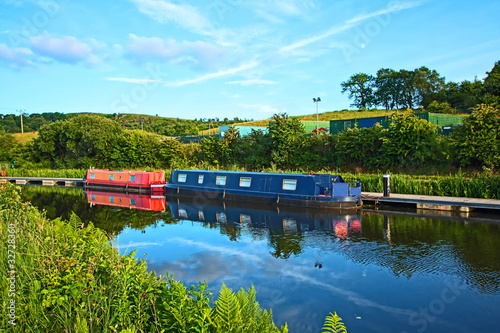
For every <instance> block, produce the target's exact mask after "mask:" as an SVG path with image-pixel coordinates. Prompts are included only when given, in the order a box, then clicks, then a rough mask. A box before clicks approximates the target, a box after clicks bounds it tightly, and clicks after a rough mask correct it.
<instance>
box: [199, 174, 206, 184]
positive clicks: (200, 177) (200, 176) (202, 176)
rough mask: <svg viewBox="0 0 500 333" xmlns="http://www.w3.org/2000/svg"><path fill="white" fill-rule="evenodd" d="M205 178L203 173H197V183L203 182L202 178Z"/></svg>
mask: <svg viewBox="0 0 500 333" xmlns="http://www.w3.org/2000/svg"><path fill="white" fill-rule="evenodd" d="M204 178H205V176H204V175H199V176H198V184H203V179H204Z"/></svg>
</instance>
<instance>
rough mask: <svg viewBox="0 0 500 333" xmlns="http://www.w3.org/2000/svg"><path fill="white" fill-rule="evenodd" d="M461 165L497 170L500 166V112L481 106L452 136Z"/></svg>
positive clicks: (453, 145) (490, 107)
mask: <svg viewBox="0 0 500 333" xmlns="http://www.w3.org/2000/svg"><path fill="white" fill-rule="evenodd" d="M452 147H453V148H454V151H455V152H456V155H457V159H458V161H459V162H460V164H462V165H464V166H466V165H479V166H484V167H487V168H491V169H495V168H498V167H499V166H500V111H499V109H497V108H494V107H492V106H489V105H485V104H482V105H479V106H478V107H476V108H475V109H474V111H473V112H472V114H471V115H470V116H469V117H468V118H466V119H465V120H464V126H461V127H460V128H459V129H458V130H457V131H456V132H455V133H454V134H453V136H452Z"/></svg>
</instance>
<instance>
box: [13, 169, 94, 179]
mask: <svg viewBox="0 0 500 333" xmlns="http://www.w3.org/2000/svg"><path fill="white" fill-rule="evenodd" d="M86 172H87V170H85V169H36V170H30V169H7V170H6V175H7V176H8V177H47V178H80V179H83V177H85V174H86Z"/></svg>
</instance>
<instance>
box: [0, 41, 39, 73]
mask: <svg viewBox="0 0 500 333" xmlns="http://www.w3.org/2000/svg"><path fill="white" fill-rule="evenodd" d="M33 56H34V55H33V52H32V51H31V50H30V49H27V48H22V47H20V48H10V47H8V46H7V45H5V44H0V62H2V63H5V64H6V65H7V66H9V67H11V68H14V69H22V68H27V67H33V66H34V64H33V61H32V59H33Z"/></svg>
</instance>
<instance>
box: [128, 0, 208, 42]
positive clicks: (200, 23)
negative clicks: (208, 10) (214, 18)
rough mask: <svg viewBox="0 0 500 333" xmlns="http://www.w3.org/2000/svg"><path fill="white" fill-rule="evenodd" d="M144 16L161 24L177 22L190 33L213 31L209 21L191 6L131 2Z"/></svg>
mask: <svg viewBox="0 0 500 333" xmlns="http://www.w3.org/2000/svg"><path fill="white" fill-rule="evenodd" d="M131 1H132V2H133V3H134V4H135V5H136V6H137V9H139V11H140V12H141V13H143V14H146V15H147V16H149V17H151V18H152V19H153V20H156V21H158V22H160V23H170V22H175V23H177V24H179V25H180V26H183V27H184V28H187V29H188V30H190V31H193V32H197V33H202V34H206V33H207V32H208V31H209V30H211V25H210V22H208V20H207V19H206V18H205V17H204V16H202V15H201V14H200V13H199V12H198V10H197V9H196V8H195V7H193V6H190V5H185V4H184V5H177V4H174V3H171V2H168V1H162V0H131Z"/></svg>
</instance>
